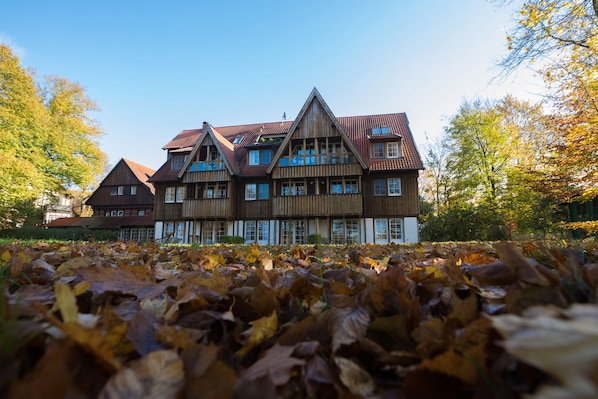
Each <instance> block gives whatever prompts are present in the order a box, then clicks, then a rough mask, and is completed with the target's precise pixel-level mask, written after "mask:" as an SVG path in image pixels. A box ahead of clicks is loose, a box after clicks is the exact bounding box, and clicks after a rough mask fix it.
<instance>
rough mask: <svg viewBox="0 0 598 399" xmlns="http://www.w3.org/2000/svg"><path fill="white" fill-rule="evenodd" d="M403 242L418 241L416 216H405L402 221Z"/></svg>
mask: <svg viewBox="0 0 598 399" xmlns="http://www.w3.org/2000/svg"><path fill="white" fill-rule="evenodd" d="M403 229H404V231H403V232H404V235H405V242H418V241H419V229H418V224H417V218H416V217H406V218H405V219H404V222H403Z"/></svg>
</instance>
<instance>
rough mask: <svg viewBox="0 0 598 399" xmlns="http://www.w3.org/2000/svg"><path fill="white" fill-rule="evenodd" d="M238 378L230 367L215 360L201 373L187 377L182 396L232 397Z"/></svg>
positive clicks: (217, 398) (191, 397) (192, 398)
mask: <svg viewBox="0 0 598 399" xmlns="http://www.w3.org/2000/svg"><path fill="white" fill-rule="evenodd" d="M238 379H239V378H238V377H237V374H236V373H235V372H234V370H233V369H232V368H230V367H229V366H228V365H227V364H226V363H224V362H223V361H221V360H216V361H215V362H214V363H213V364H212V365H211V366H210V367H209V368H208V369H207V370H206V371H205V373H202V375H200V376H194V377H188V378H187V383H186V385H185V389H184V392H183V398H188V399H196V398H210V399H229V398H232V397H234V394H235V385H236V384H237V381H238Z"/></svg>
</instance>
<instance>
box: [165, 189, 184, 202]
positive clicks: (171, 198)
mask: <svg viewBox="0 0 598 399" xmlns="http://www.w3.org/2000/svg"><path fill="white" fill-rule="evenodd" d="M184 198H185V186H179V187H166V193H165V195H164V202H165V203H167V204H173V203H175V202H176V203H179V204H180V203H182V202H183V199H184Z"/></svg>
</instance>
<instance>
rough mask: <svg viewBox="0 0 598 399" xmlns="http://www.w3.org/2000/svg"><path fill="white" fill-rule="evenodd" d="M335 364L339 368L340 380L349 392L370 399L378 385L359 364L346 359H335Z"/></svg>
mask: <svg viewBox="0 0 598 399" xmlns="http://www.w3.org/2000/svg"><path fill="white" fill-rule="evenodd" d="M334 362H335V363H336V365H337V367H338V368H339V376H340V379H341V381H342V382H343V385H344V386H345V387H347V389H349V392H351V393H352V394H353V395H358V396H360V397H368V396H370V395H372V394H373V393H374V390H375V389H376V383H375V382H374V380H373V379H372V377H371V376H370V375H369V374H368V372H367V371H365V370H364V369H362V368H361V367H360V366H359V365H358V364H357V363H355V362H354V361H352V360H349V359H346V358H344V357H335V358H334Z"/></svg>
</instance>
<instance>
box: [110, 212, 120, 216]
mask: <svg viewBox="0 0 598 399" xmlns="http://www.w3.org/2000/svg"><path fill="white" fill-rule="evenodd" d="M117 213H118V211H110V216H116V214H117Z"/></svg>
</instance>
